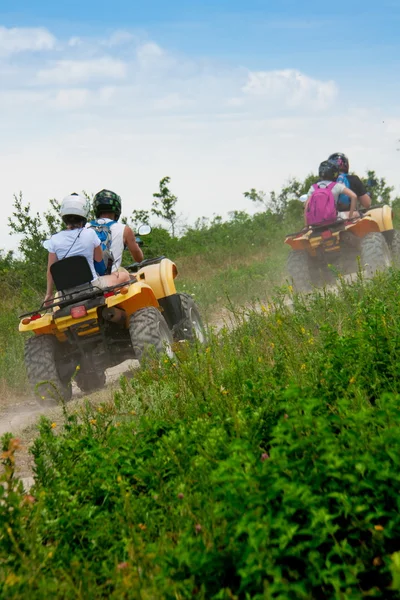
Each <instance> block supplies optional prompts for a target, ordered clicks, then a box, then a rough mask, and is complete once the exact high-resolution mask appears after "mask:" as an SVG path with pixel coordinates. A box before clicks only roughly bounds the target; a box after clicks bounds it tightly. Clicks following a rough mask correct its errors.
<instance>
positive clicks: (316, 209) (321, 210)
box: [306, 181, 337, 225]
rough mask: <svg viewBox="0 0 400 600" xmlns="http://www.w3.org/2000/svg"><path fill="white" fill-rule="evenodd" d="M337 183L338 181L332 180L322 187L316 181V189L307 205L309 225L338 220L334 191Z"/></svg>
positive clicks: (314, 186)
mask: <svg viewBox="0 0 400 600" xmlns="http://www.w3.org/2000/svg"><path fill="white" fill-rule="evenodd" d="M335 185H336V181H332V183H330V184H329V185H328V186H327V187H326V188H320V187H319V185H318V183H314V185H313V188H314V191H313V193H312V194H311V197H310V199H309V202H308V206H307V212H306V220H307V225H316V224H317V223H324V222H327V221H336V219H337V210H336V203H335V198H334V196H333V192H332V190H333V188H334V187H335Z"/></svg>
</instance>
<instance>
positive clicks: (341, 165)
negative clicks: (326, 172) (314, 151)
mask: <svg viewBox="0 0 400 600" xmlns="http://www.w3.org/2000/svg"><path fill="white" fill-rule="evenodd" d="M328 160H331V161H332V162H334V163H335V165H336V166H337V168H338V169H339V172H340V173H348V172H349V159H348V158H347V156H346V155H345V154H342V153H341V152H335V153H334V154H331V155H330V157H329V158H328Z"/></svg>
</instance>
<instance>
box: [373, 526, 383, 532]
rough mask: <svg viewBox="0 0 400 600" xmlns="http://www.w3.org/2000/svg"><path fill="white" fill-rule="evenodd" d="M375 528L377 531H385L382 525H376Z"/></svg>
mask: <svg viewBox="0 0 400 600" xmlns="http://www.w3.org/2000/svg"><path fill="white" fill-rule="evenodd" d="M374 529H375V531H383V527H382V525H375V527H374Z"/></svg>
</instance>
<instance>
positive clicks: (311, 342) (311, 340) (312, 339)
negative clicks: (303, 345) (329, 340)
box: [308, 337, 314, 346]
mask: <svg viewBox="0 0 400 600" xmlns="http://www.w3.org/2000/svg"><path fill="white" fill-rule="evenodd" d="M308 343H309V344H311V346H312V345H313V343H314V338H312V337H311V338H310V339H309V340H308Z"/></svg>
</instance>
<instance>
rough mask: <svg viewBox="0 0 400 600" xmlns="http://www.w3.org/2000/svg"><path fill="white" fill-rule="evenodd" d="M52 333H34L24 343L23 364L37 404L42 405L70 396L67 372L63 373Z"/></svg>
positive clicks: (69, 382)
mask: <svg viewBox="0 0 400 600" xmlns="http://www.w3.org/2000/svg"><path fill="white" fill-rule="evenodd" d="M58 343H59V342H58V341H57V340H56V339H55V338H54V337H53V336H52V335H36V336H35V337H31V338H29V339H28V340H27V341H26V343H25V366H26V371H27V375H28V381H29V383H30V384H31V386H32V388H33V391H34V393H35V396H36V399H37V400H38V402H39V404H42V405H44V406H48V405H57V404H60V403H62V402H67V401H68V400H70V399H71V396H72V384H71V378H70V377H69V374H63V368H62V364H61V359H59V358H58V352H57V344H58Z"/></svg>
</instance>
